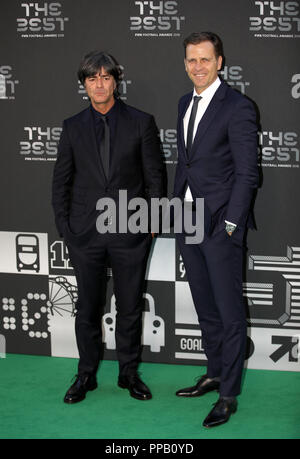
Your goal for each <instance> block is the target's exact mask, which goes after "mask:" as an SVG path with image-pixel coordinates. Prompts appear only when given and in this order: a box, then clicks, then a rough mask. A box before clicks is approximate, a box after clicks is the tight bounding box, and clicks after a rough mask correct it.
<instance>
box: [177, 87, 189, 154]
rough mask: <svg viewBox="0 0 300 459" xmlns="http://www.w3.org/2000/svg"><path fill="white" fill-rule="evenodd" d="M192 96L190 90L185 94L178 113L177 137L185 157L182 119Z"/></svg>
mask: <svg viewBox="0 0 300 459" xmlns="http://www.w3.org/2000/svg"><path fill="white" fill-rule="evenodd" d="M192 97H193V93H192V92H191V93H190V94H188V95H187V97H186V99H185V100H184V102H183V104H182V106H181V107H180V112H179V114H178V131H179V132H178V139H179V142H180V146H181V151H183V152H184V155H185V157H186V148H185V141H184V126H183V120H184V117H185V114H186V111H187V109H188V107H189V105H190V103H191V100H192Z"/></svg>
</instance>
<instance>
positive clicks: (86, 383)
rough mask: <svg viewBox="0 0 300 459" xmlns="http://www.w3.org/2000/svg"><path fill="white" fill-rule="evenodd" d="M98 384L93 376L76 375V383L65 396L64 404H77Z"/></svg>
mask: <svg viewBox="0 0 300 459" xmlns="http://www.w3.org/2000/svg"><path fill="white" fill-rule="evenodd" d="M97 387H98V384H97V381H96V378H95V376H92V375H76V381H75V382H74V384H72V386H71V387H70V389H69V390H68V392H67V393H66V395H65V398H64V402H65V403H78V402H81V401H82V400H84V399H85V396H86V393H87V392H88V391H92V390H95V389H97Z"/></svg>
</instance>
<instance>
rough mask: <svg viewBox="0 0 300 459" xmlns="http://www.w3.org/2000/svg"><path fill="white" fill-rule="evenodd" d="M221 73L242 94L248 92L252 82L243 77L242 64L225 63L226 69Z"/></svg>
mask: <svg viewBox="0 0 300 459" xmlns="http://www.w3.org/2000/svg"><path fill="white" fill-rule="evenodd" d="M219 73H220V75H221V76H222V77H223V78H224V80H225V81H226V82H227V83H228V84H229V85H230V86H231V87H233V88H234V89H237V90H238V91H240V92H241V93H242V94H246V91H247V88H248V87H249V86H250V82H249V81H245V79H244V77H243V67H241V66H240V65H231V66H228V65H225V67H224V69H223V70H222V71H221V72H219Z"/></svg>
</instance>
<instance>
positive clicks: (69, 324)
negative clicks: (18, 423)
mask: <svg viewBox="0 0 300 459" xmlns="http://www.w3.org/2000/svg"><path fill="white" fill-rule="evenodd" d="M155 246H157V250H154V248H152V256H151V259H152V262H151V266H150V265H149V266H148V268H147V279H148V280H149V281H153V279H155V280H156V281H158V280H159V281H170V280H171V278H172V265H174V266H175V259H173V258H174V257H172V253H173V252H174V248H175V241H174V239H162V240H159V241H156V244H155ZM0 252H1V258H0V273H1V274H0V275H1V285H3V287H4V286H5V287H4V288H3V289H2V294H1V297H0V358H1V357H2V356H1V353H2V354H3V353H4V351H5V347H4V344H5V339H7V336H13V337H15V338H14V339H15V340H16V341H18V342H19V343H23V344H24V346H23V347H22V349H23V351H24V352H25V353H26V352H29V353H32V352H34V349H35V346H44V347H43V351H42V352H44V353H45V355H49V353H51V355H55V356H69V357H78V351H77V346H76V339H75V329H74V321H75V316H76V302H77V298H78V288H77V284H76V278H75V276H74V272H73V269H72V266H71V264H70V259H69V254H68V250H67V247H66V245H65V243H64V242H63V241H52V243H50V244H49V242H48V234H47V233H29V232H27V233H26V232H19V233H17V232H6V231H2V232H0ZM161 253H164V256H166V255H165V254H167V257H168V260H169V265H168V267H166V266H163V267H162V263H161V255H160V254H161ZM172 260H173V263H172ZM167 283H168V282H167ZM152 287H153V285H152ZM150 290H151V289H150ZM156 291H157V290H156V289H155V288H154V292H152V291H151V294H150V292H147V293H144V303H145V306H144V312H143V333H142V344H143V345H144V346H145V347H146V348H147V351H148V352H151V354H153V355H154V356H156V355H159V354H160V353H161V352H164V351H165V347H166V341H167V333H168V331H167V330H166V329H165V321H164V319H163V318H162V317H161V316H162V314H161V312H160V311H161V305H160V303H159V301H157V300H155V298H156V293H155V292H156ZM109 298H111V300H110V301H109V305H108V307H107V309H106V314H105V315H104V317H103V342H104V343H105V345H106V349H107V350H114V349H115V338H114V329H115V321H116V304H115V297H114V296H113V295H112V294H111V295H110V297H109ZM1 333H2V334H3V339H2V341H1ZM43 343H44V344H43ZM2 344H3V345H2ZM1 345H2V348H1ZM20 346H22V344H20ZM39 349H40V350H41V348H40V347H39ZM48 349H49V350H48ZM50 349H51V350H50Z"/></svg>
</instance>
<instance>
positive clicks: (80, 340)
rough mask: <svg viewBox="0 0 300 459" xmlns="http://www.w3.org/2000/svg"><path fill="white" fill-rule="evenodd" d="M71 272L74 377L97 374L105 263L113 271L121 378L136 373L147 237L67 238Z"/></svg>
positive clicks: (100, 235) (100, 343) (103, 236)
mask: <svg viewBox="0 0 300 459" xmlns="http://www.w3.org/2000/svg"><path fill="white" fill-rule="evenodd" d="M65 240H66V244H67V247H68V250H69V254H70V260H71V263H72V265H73V267H74V271H75V275H76V280H77V285H78V301H77V304H76V310H77V313H76V321H75V332H76V340H77V346H78V351H79V357H80V359H79V365H78V373H79V374H82V373H88V374H94V375H95V374H96V372H97V370H98V366H99V362H100V360H101V355H102V346H103V345H102V326H101V317H102V314H103V308H104V305H105V302H106V281H107V264H108V260H109V264H110V266H111V268H112V275H113V282H114V294H115V298H116V310H117V316H116V332H115V336H116V349H117V357H118V360H119V372H120V374H122V375H125V374H130V373H134V372H135V371H136V370H137V366H138V363H139V357H140V351H141V333H142V310H143V306H142V299H143V292H144V283H145V280H144V279H145V272H146V266H147V259H148V255H149V250H150V246H151V240H152V238H151V235H149V234H146V235H145V234H138V235H134V234H130V233H128V234H99V233H97V231H96V230H93V232H92V235H90V236H89V238H84V239H82V240H81V239H80V237H79V238H78V237H76V235H74V234H73V233H71V231H70V229H67V231H66V234H65Z"/></svg>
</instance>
